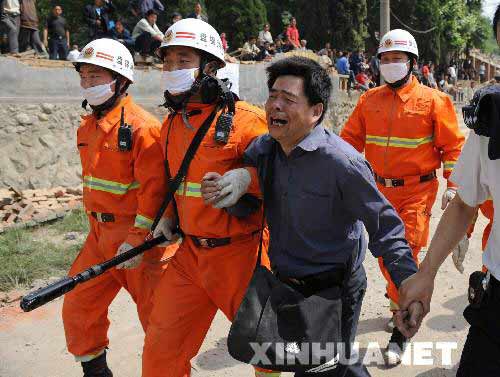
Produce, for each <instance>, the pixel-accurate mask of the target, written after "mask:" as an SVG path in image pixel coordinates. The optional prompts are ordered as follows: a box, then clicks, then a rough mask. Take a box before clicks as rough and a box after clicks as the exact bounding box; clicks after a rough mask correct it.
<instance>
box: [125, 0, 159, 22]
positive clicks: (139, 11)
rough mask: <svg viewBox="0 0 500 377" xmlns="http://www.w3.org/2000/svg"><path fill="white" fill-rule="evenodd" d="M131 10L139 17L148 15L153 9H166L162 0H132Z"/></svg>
mask: <svg viewBox="0 0 500 377" xmlns="http://www.w3.org/2000/svg"><path fill="white" fill-rule="evenodd" d="M129 4H130V11H131V12H132V14H133V15H134V16H135V17H136V18H139V19H142V18H144V17H146V13H147V12H148V11H150V10H151V9H153V10H155V11H157V12H158V13H161V12H163V11H164V10H165V7H164V6H163V4H162V2H161V1H160V0H132V1H130V2H129Z"/></svg>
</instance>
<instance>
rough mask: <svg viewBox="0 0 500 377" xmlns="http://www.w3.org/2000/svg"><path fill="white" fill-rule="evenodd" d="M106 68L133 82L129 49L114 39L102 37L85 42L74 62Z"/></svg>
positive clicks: (131, 59)
mask: <svg viewBox="0 0 500 377" xmlns="http://www.w3.org/2000/svg"><path fill="white" fill-rule="evenodd" d="M83 63H86V64H93V65H97V66H99V67H103V68H107V69H109V70H111V71H113V72H116V73H118V74H120V75H122V76H123V77H126V78H127V79H129V80H130V82H134V59H133V58H132V54H131V53H130V51H129V50H128V49H127V48H126V47H125V46H124V45H123V44H121V43H120V42H118V41H115V40H114V39H109V38H102V39H96V40H95V41H92V42H90V43H89V44H87V45H86V46H85V47H84V48H83V49H82V51H81V52H80V55H79V56H78V58H77V59H76V61H75V62H74V64H75V65H78V64H83Z"/></svg>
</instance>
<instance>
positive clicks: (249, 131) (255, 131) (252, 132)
mask: <svg viewBox="0 0 500 377" xmlns="http://www.w3.org/2000/svg"><path fill="white" fill-rule="evenodd" d="M237 111H238V110H237ZM239 111H242V112H244V113H243V115H242V117H241V120H240V122H241V124H240V125H239V126H240V127H239V129H238V130H237V133H238V135H237V136H238V139H239V143H238V155H239V156H240V157H241V158H242V159H243V154H244V153H245V151H246V149H247V147H248V146H249V145H250V143H251V142H252V141H253V140H254V139H255V138H256V137H257V136H260V135H263V134H265V133H267V132H268V128H267V120H266V115H265V113H264V112H263V111H262V110H260V109H258V108H253V109H252V110H251V111H246V110H239ZM246 169H247V170H248V171H249V173H250V177H251V178H252V181H251V183H250V186H249V187H248V190H247V193H249V194H252V195H255V196H257V197H259V198H260V197H262V194H261V192H260V187H259V176H258V175H257V169H256V168H254V167H246Z"/></svg>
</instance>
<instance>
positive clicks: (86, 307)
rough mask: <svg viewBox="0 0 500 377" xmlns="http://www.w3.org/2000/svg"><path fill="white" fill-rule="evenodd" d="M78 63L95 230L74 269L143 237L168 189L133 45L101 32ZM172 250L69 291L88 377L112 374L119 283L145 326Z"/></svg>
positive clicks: (73, 347)
mask: <svg viewBox="0 0 500 377" xmlns="http://www.w3.org/2000/svg"><path fill="white" fill-rule="evenodd" d="M75 68H76V70H77V71H78V74H79V75H80V85H81V89H82V94H83V97H84V98H85V101H84V105H85V106H86V105H90V108H91V109H92V113H91V114H90V115H86V116H84V117H82V118H83V119H82V122H81V125H80V127H79V128H78V131H77V132H78V134H77V146H78V151H79V153H80V159H81V163H82V178H83V204H84V208H85V211H86V213H87V215H88V219H89V223H90V231H89V234H88V236H87V239H86V241H85V243H84V245H83V248H82V250H81V251H80V253H79V254H78V256H77V258H76V260H75V261H74V262H73V265H72V266H71V269H70V272H69V274H70V275H71V276H72V275H75V274H77V273H79V272H81V271H83V270H85V269H86V268H88V267H90V266H91V265H94V264H97V263H102V262H103V261H105V260H106V259H110V258H112V257H113V256H115V254H119V253H122V252H124V251H127V250H129V249H131V248H132V247H134V246H137V245H139V244H141V243H142V242H143V241H144V238H145V237H146V235H147V234H148V232H149V230H150V226H151V224H152V222H153V220H152V219H153V218H154V216H155V213H156V211H157V210H158V207H159V206H160V205H161V201H162V198H163V196H164V195H165V190H166V186H165V174H164V169H163V158H162V151H161V147H160V144H159V138H160V127H161V125H160V122H159V121H157V120H156V119H155V118H154V117H153V116H152V115H150V114H149V113H147V112H146V111H145V110H144V109H142V108H141V107H140V106H138V105H137V104H135V103H134V100H133V99H132V97H131V96H130V95H128V94H127V89H128V87H129V85H130V84H132V83H133V82H134V62H133V59H132V55H131V54H130V52H129V51H128V50H127V48H126V47H125V46H123V45H122V44H121V43H119V42H117V41H114V40H111V39H97V40H94V41H92V42H90V43H89V44H88V45H86V46H85V48H83V50H82V52H81V53H80V56H79V57H78V59H77V60H76V62H75ZM171 251H172V247H171V248H169V249H168V250H167V249H165V248H159V247H157V248H154V249H153V250H150V251H148V252H147V253H146V254H144V256H143V257H138V258H135V259H134V260H132V261H128V262H125V264H124V265H122V266H119V267H120V268H118V269H113V270H111V271H110V272H108V273H106V274H103V275H101V276H100V277H98V278H96V279H94V280H92V281H90V282H87V283H85V284H82V285H78V286H77V287H76V288H75V289H74V290H73V291H71V292H70V293H68V294H67V295H66V296H65V299H64V304H63V311H62V316H63V322H64V330H65V333H66V342H67V346H68V350H69V352H70V353H72V354H73V355H74V356H75V358H76V360H77V361H80V362H81V363H82V367H83V373H84V377H109V376H112V375H113V374H112V373H111V371H110V369H109V368H108V366H107V364H106V349H107V348H108V343H109V341H108V337H107V332H108V328H109V320H108V316H107V314H108V308H109V305H110V304H111V302H112V301H113V299H114V298H115V297H116V295H117V294H118V291H119V290H120V289H121V288H125V289H126V290H127V291H128V292H129V293H130V295H131V296H132V299H133V300H134V302H135V303H136V305H137V312H138V314H139V319H140V321H141V324H142V327H143V329H144V330H145V329H146V327H147V323H148V317H149V315H150V312H151V296H152V292H153V289H154V287H155V285H156V283H157V282H158V281H159V279H160V277H161V275H162V274H163V271H164V270H165V268H166V266H167V259H168V258H167V257H168V256H169V253H170V252H171Z"/></svg>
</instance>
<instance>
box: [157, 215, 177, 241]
mask: <svg viewBox="0 0 500 377" xmlns="http://www.w3.org/2000/svg"><path fill="white" fill-rule="evenodd" d="M174 227H175V221H174V220H172V219H171V218H169V217H162V218H161V220H160V221H159V222H158V225H157V226H156V228H155V230H154V232H153V238H157V237H160V236H161V235H164V236H165V238H166V239H167V240H168V241H167V242H163V243H161V244H159V245H158V246H159V247H167V246H168V245H170V244H171V243H172V239H173V234H172V229H174Z"/></svg>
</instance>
